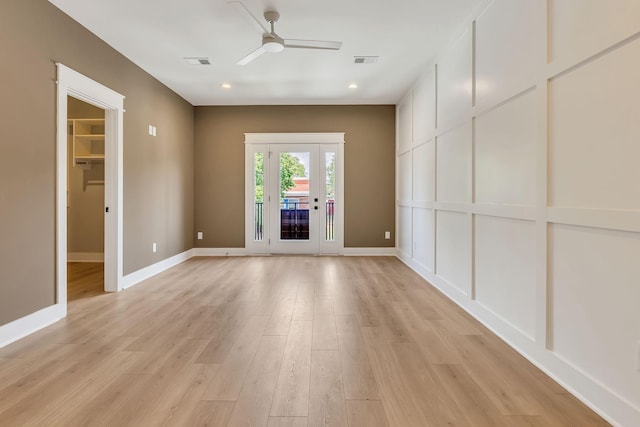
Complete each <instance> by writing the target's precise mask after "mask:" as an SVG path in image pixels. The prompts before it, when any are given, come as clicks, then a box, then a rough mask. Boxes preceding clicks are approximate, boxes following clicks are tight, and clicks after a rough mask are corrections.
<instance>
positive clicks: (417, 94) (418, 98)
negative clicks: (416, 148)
mask: <svg viewBox="0 0 640 427" xmlns="http://www.w3.org/2000/svg"><path fill="white" fill-rule="evenodd" d="M435 127H436V78H435V71H434V68H433V67H430V68H429V71H428V72H427V73H426V74H424V75H423V76H422V77H421V78H420V79H419V80H418V82H417V83H416V85H415V86H414V89H413V140H414V142H415V143H417V144H419V143H422V142H424V141H426V140H427V138H428V137H429V135H431V134H433V131H434V129H435Z"/></svg>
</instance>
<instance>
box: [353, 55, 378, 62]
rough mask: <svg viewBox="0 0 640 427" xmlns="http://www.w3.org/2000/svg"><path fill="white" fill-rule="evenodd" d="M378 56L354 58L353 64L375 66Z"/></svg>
mask: <svg viewBox="0 0 640 427" xmlns="http://www.w3.org/2000/svg"><path fill="white" fill-rule="evenodd" d="M378 58H380V57H379V56H354V61H353V62H354V63H356V64H375V63H376V62H378Z"/></svg>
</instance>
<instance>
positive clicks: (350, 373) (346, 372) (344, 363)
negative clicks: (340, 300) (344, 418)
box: [336, 315, 380, 400]
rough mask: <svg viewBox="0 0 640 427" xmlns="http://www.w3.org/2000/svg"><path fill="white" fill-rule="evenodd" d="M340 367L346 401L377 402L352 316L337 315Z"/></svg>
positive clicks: (374, 382) (362, 345) (362, 344)
mask: <svg viewBox="0 0 640 427" xmlns="http://www.w3.org/2000/svg"><path fill="white" fill-rule="evenodd" d="M336 327H337V333H338V346H339V355H340V367H341V372H342V380H343V383H344V395H345V398H346V399H359V400H378V399H380V392H379V391H378V384H377V383H376V379H375V376H374V374H373V370H372V369H371V364H370V363H369V356H368V354H367V350H366V348H365V345H364V341H363V340H362V334H361V333H360V327H359V326H358V320H357V318H356V316H354V315H337V316H336Z"/></svg>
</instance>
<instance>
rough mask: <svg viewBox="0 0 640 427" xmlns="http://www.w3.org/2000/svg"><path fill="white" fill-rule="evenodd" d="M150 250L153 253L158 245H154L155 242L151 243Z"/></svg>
mask: <svg viewBox="0 0 640 427" xmlns="http://www.w3.org/2000/svg"><path fill="white" fill-rule="evenodd" d="M151 251H153V253H154V254H155V253H156V252H157V251H158V245H156V244H155V243H153V244H152V245H151Z"/></svg>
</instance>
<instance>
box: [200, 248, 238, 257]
mask: <svg viewBox="0 0 640 427" xmlns="http://www.w3.org/2000/svg"><path fill="white" fill-rule="evenodd" d="M246 255H249V253H248V251H247V250H246V249H245V248H194V249H193V256H246Z"/></svg>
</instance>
